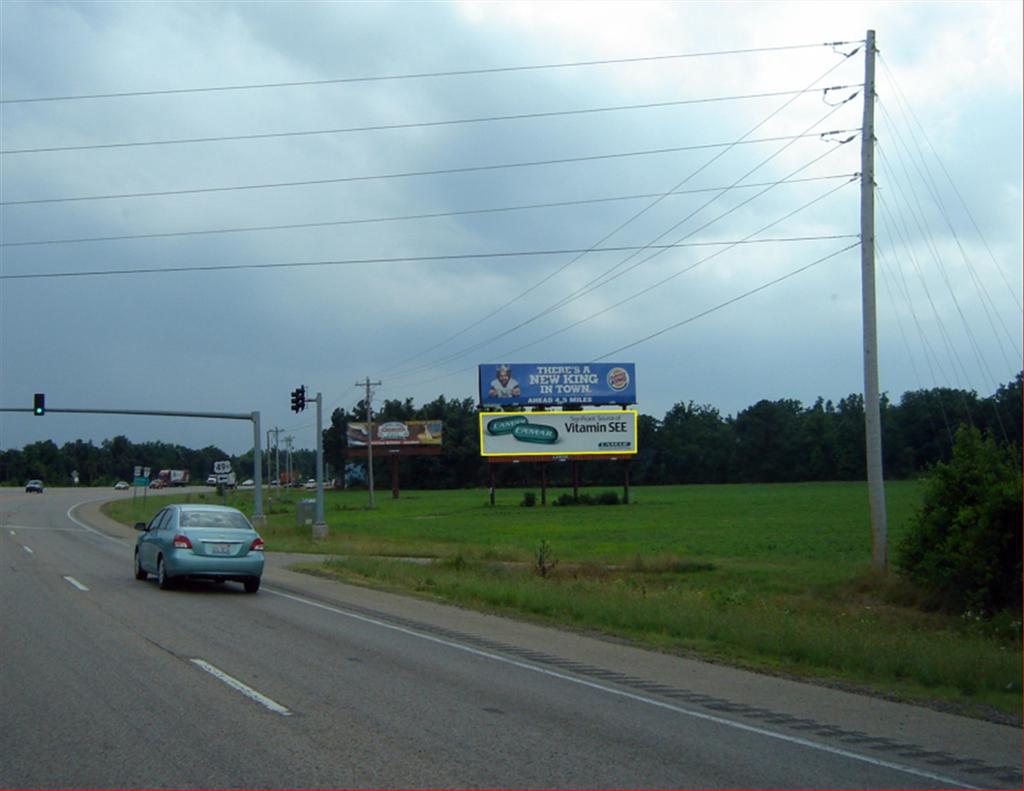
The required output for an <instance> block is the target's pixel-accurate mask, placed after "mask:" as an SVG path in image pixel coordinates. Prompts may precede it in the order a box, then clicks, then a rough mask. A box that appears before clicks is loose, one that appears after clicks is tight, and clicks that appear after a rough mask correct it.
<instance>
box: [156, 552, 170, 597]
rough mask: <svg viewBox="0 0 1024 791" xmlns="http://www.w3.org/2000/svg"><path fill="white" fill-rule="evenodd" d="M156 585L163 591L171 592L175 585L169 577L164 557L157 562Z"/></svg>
mask: <svg viewBox="0 0 1024 791" xmlns="http://www.w3.org/2000/svg"><path fill="white" fill-rule="evenodd" d="M156 584H157V585H159V586H160V589H161V590H169V589H170V588H171V587H172V585H173V583H172V582H171V578H170V577H168V576H167V567H166V566H165V565H164V559H163V558H162V557H161V558H159V559H158V560H157V561H156Z"/></svg>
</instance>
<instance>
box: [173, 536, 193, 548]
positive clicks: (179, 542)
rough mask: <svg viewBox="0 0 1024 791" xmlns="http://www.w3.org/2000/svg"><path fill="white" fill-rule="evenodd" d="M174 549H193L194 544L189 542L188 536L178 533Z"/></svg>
mask: <svg viewBox="0 0 1024 791" xmlns="http://www.w3.org/2000/svg"><path fill="white" fill-rule="evenodd" d="M174 548H175V549H192V542H191V541H189V540H188V536H183V535H182V534H181V533H178V535H176V536H175V537H174Z"/></svg>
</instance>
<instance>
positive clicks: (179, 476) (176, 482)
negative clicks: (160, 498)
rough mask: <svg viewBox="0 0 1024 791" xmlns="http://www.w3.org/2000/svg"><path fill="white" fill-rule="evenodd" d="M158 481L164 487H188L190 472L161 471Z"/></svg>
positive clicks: (157, 475) (157, 477) (157, 476)
mask: <svg viewBox="0 0 1024 791" xmlns="http://www.w3.org/2000/svg"><path fill="white" fill-rule="evenodd" d="M156 479H157V480H158V481H163V485H164V486H188V470H160V472H158V473H157V474H156Z"/></svg>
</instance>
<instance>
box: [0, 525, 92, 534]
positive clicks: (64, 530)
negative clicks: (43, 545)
mask: <svg viewBox="0 0 1024 791" xmlns="http://www.w3.org/2000/svg"><path fill="white" fill-rule="evenodd" d="M15 527H16V528H17V529H18V530H43V531H52V532H55V533H77V532H78V531H77V530H76V529H75V528H73V527H35V526H33V525H15ZM11 535H12V536H13V535H14V531H13V530H12V531H11Z"/></svg>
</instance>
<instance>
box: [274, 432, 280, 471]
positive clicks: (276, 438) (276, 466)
mask: <svg viewBox="0 0 1024 791" xmlns="http://www.w3.org/2000/svg"><path fill="white" fill-rule="evenodd" d="M274 471H275V473H276V475H277V477H276V479H275V480H277V482H278V483H280V482H281V429H279V428H275V429H274Z"/></svg>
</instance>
